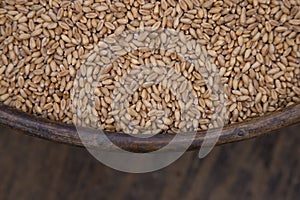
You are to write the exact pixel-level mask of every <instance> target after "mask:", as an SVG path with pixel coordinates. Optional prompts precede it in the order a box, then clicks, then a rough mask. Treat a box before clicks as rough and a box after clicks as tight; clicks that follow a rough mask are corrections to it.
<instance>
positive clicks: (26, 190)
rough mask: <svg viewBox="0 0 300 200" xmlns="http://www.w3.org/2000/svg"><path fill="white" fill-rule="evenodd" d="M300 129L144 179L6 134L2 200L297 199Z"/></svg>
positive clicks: (192, 157) (184, 161) (0, 150)
mask: <svg viewBox="0 0 300 200" xmlns="http://www.w3.org/2000/svg"><path fill="white" fill-rule="evenodd" d="M299 144H300V124H298V125H295V126H292V127H287V128H285V129H281V130H280V131H277V132H274V133H273V134H270V135H266V136H262V137H258V138H255V139H253V140H248V141H243V142H239V143H232V144H226V145H222V146H219V147H215V149H214V150H213V151H212V152H211V153H210V154H209V156H208V157H206V158H205V159H203V160H199V159H198V158H197V153H198V152H197V151H194V152H188V153H186V154H185V155H184V156H183V157H182V158H180V159H179V160H178V161H176V162H175V163H174V164H172V165H171V166H169V167H167V168H165V169H163V170H160V171H157V172H154V173H147V174H141V175H137V174H126V173H122V172H117V171H115V170H112V169H109V168H107V167H105V166H104V165H102V164H100V163H99V162H98V161H97V160H95V159H94V158H93V157H92V156H91V155H90V154H88V152H87V151H86V150H85V149H83V148H78V147H72V146H67V145H63V144H57V143H53V142H49V141H46V140H41V139H38V138H33V137H28V136H26V135H23V134H17V133H16V132H14V131H12V130H11V129H7V128H2V127H1V134H0V177H1V184H0V199H1V200H2V199H4V200H11V199H12V200H15V199H24V200H27V199H43V200H52V199H72V200H73V199H101V200H106V199H114V200H118V199H124V200H140V199H143V200H152V199H163V200H164V199H174V200H176V199H179V200H181V199H185V200H199V199H208V200H220V199H225V200H226V199H230V200H235V199H236V200H240V199H243V200H248V199H256V200H257V199H258V200H260V199H262V200H265V199H272V200H277V199H278V200H282V199H285V200H295V199H298V197H299V196H300V170H299V169H300V145H299Z"/></svg>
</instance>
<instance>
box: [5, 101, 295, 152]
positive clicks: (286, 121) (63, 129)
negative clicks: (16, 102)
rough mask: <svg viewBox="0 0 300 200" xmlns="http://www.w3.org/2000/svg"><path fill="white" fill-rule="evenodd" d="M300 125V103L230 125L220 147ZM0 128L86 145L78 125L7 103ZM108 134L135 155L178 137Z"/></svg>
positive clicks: (200, 134) (199, 141)
mask: <svg viewBox="0 0 300 200" xmlns="http://www.w3.org/2000/svg"><path fill="white" fill-rule="evenodd" d="M299 122H300V104H297V105H294V106H291V107H288V108H285V109H283V110H281V111H277V112H272V113H267V114H266V115H264V116H262V117H257V118H254V119H252V120H249V121H245V122H241V123H235V124H230V125H226V126H225V127H224V129H223V130H222V133H221V136H220V137H219V139H218V142H217V144H218V145H220V144H225V143H229V142H237V141H241V140H246V139H250V138H254V137H257V136H260V135H263V134H266V133H269V132H271V131H274V130H276V129H279V128H282V127H285V126H289V125H292V124H295V123H299ZM0 125H4V126H8V127H11V128H13V129H17V130H19V131H20V132H22V133H25V134H28V135H31V136H35V137H40V138H44V139H47V140H51V141H54V142H60V143H65V144H70V145H75V146H81V147H82V146H83V144H82V142H81V140H80V137H79V135H78V133H77V130H76V128H75V126H73V125H67V124H64V123H60V122H54V121H50V120H47V119H44V118H41V117H37V116H34V115H30V114H27V113H24V112H21V111H19V110H16V109H14V108H10V107H8V106H5V105H3V104H0ZM87 134H91V138H92V135H93V134H96V133H95V131H93V130H91V129H89V130H87ZM106 135H107V136H108V137H109V139H110V140H111V141H112V142H113V143H115V144H116V145H118V146H119V147H120V148H123V149H125V150H128V151H133V152H149V151H155V150H157V149H159V148H161V147H163V146H165V145H167V144H168V143H169V142H170V141H171V139H172V138H173V137H174V135H173V134H159V135H156V136H154V137H151V138H138V137H132V136H129V135H126V134H120V133H113V132H107V134H106ZM204 136H205V131H199V132H197V134H196V136H195V138H194V140H193V142H192V144H191V146H190V147H189V150H194V149H197V148H199V147H200V146H201V144H202V142H203V139H204ZM211 137H212V138H214V137H217V135H214V134H212V135H211ZM186 140H190V137H185V136H184V133H183V134H182V137H181V139H180V140H179V141H178V142H177V143H176V145H175V149H174V148H173V149H170V150H172V151H173V150H179V149H180V148H183V146H184V144H185V143H186ZM102 148H103V150H112V149H113V147H111V146H109V145H105V144H104V145H103V147H102Z"/></svg>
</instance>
